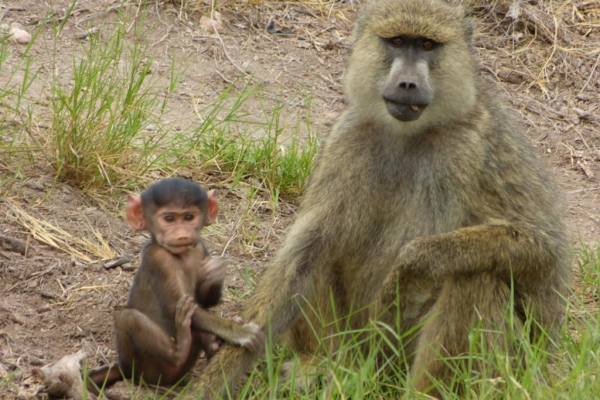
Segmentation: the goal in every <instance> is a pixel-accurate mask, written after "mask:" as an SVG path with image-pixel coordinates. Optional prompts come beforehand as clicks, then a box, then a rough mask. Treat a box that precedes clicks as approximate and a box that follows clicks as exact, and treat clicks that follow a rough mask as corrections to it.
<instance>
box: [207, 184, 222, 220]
mask: <svg viewBox="0 0 600 400" xmlns="http://www.w3.org/2000/svg"><path fill="white" fill-rule="evenodd" d="M206 210H207V214H206V224H205V225H206V226H208V225H211V224H213V223H214V222H215V221H216V220H217V215H218V214H219V202H218V201H217V194H216V192H215V191H214V189H213V190H209V191H208V204H207V207H206Z"/></svg>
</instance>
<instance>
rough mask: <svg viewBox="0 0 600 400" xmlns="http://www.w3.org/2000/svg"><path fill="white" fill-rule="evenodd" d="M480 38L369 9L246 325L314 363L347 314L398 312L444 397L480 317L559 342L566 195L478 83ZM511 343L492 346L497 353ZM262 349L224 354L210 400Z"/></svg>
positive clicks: (425, 378)
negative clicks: (332, 115)
mask: <svg viewBox="0 0 600 400" xmlns="http://www.w3.org/2000/svg"><path fill="white" fill-rule="evenodd" d="M472 30H473V29H472V26H471V21H470V19H469V18H468V17H467V16H466V13H465V12H464V10H463V9H462V8H460V7H455V6H451V5H449V4H447V3H444V2H442V1H441V0H379V1H371V2H366V3H365V4H364V6H363V9H362V11H361V13H360V15H359V17H358V19H357V22H356V26H355V31H354V39H355V42H354V48H353V51H352V56H351V58H350V64H349V67H348V72H347V75H346V93H347V97H348V109H347V110H346V111H345V112H344V113H343V114H342V116H341V117H340V119H339V121H338V122H337V124H336V125H335V127H334V128H333V131H332V132H331V134H330V135H329V136H328V137H327V139H326V142H325V143H324V145H323V147H322V149H321V153H320V155H319V158H318V160H317V165H316V167H315V170H314V172H313V175H312V177H311V180H310V183H309V186H308V188H307V190H306V192H305V195H304V197H303V199H302V203H301V207H300V210H299V212H298V215H297V217H296V221H295V223H294V224H293V225H292V227H291V228H290V231H289V233H288V235H287V238H286V240H285V243H284V244H283V247H282V248H281V250H280V251H279V252H278V254H277V256H276V257H275V259H274V260H273V262H272V265H271V266H270V268H267V270H266V271H265V274H264V275H263V277H262V279H261V280H260V283H259V285H258V287H257V288H256V291H255V293H254V294H253V296H252V298H251V299H249V300H248V302H247V303H246V307H245V313H244V320H245V321H253V322H256V323H257V324H259V325H260V326H261V328H262V329H263V330H264V331H265V332H266V330H267V323H268V322H269V323H270V325H271V326H270V332H271V333H272V335H273V337H274V338H275V339H277V338H279V337H280V336H281V335H282V334H284V333H288V336H289V341H290V344H291V347H292V348H293V349H294V350H295V351H297V352H299V353H301V354H303V355H304V357H303V358H306V359H308V360H310V354H312V353H314V352H315V351H316V348H317V340H316V338H315V335H314V332H317V334H320V335H321V336H322V337H329V338H331V337H332V335H329V334H331V333H332V331H331V330H330V329H331V328H329V327H328V326H327V323H328V322H331V321H332V320H333V318H334V314H335V315H337V316H339V315H344V314H347V315H350V314H351V315H350V317H349V318H348V323H349V324H350V327H351V328H353V329H360V328H362V327H364V326H366V325H367V323H368V322H369V320H371V319H379V320H382V321H384V322H386V323H388V324H389V325H391V326H396V325H395V323H396V322H395V321H396V320H395V318H396V316H397V315H400V316H401V320H400V328H399V330H400V332H399V333H401V334H404V333H405V332H413V333H412V336H410V337H408V338H405V339H403V343H402V346H403V348H404V351H405V353H406V355H407V360H406V361H407V363H408V365H409V366H410V372H411V373H410V376H411V384H412V385H413V387H414V388H416V389H417V390H419V391H423V392H429V393H430V394H433V395H437V393H436V392H435V390H433V389H432V382H433V379H440V380H448V379H449V377H450V373H451V371H450V369H449V367H448V366H447V364H446V363H444V362H443V361H442V360H440V357H446V356H450V357H451V356H460V355H463V354H467V353H468V352H469V337H468V332H469V330H470V329H471V328H472V327H473V323H474V322H477V323H478V324H479V325H480V326H482V327H483V328H484V329H482V331H483V332H486V331H488V330H500V331H502V330H506V329H508V328H507V326H508V322H507V321H506V315H507V312H508V313H512V314H513V315H514V320H515V321H517V325H518V324H519V323H522V322H523V321H524V320H525V318H534V319H535V321H536V324H533V326H539V327H541V328H543V330H545V331H547V332H553V331H556V328H557V326H558V325H559V323H560V321H561V318H562V315H563V309H564V301H563V295H564V293H565V291H566V283H565V281H566V280H567V278H568V275H569V257H568V248H567V247H568V246H567V240H566V237H565V229H564V227H563V224H562V221H561V213H560V211H559V209H558V206H557V200H556V192H555V189H554V187H553V186H552V182H551V179H550V177H549V176H548V174H547V172H546V171H545V170H544V168H543V167H542V165H541V162H540V160H539V159H538V158H537V157H536V155H535V153H534V151H533V150H532V148H531V147H530V146H529V145H528V143H527V141H526V139H525V138H524V137H523V130H522V129H521V128H520V127H519V124H518V123H516V122H515V118H514V116H513V115H512V113H511V112H509V111H508V110H507V109H506V108H505V106H504V104H503V103H502V102H501V101H500V100H499V99H498V91H499V90H498V89H497V88H495V87H494V86H493V85H491V84H489V83H487V82H486V81H485V80H484V79H482V78H481V77H480V76H479V74H478V68H477V62H476V60H475V57H474V51H473V48H472ZM330 298H333V299H334V304H333V305H332V304H331V301H330ZM307 304H308V306H307ZM301 308H303V312H301V311H300V310H301ZM313 309H316V310H319V312H320V315H319V318H316V317H314V318H313V315H312V314H311V312H310V310H313ZM334 309H335V313H334V311H333V310H334ZM357 310H358V311H357ZM398 310H399V311H400V312H399V313H397V311H398ZM507 310H508V311H507ZM304 315H307V316H308V320H309V322H307V318H305V317H304ZM511 319H513V318H511ZM331 325H335V324H329V326H331ZM311 328H312V329H311ZM488 328H489V329H488ZM313 329H314V331H313ZM484 335H485V334H484ZM333 336H335V335H333ZM532 336H534V339H535V337H537V336H539V331H535V330H534V332H533V333H532ZM328 340H329V342H327V343H328V344H329V345H333V346H335V343H334V342H333V340H334V339H328ZM503 343H504V340H503V339H502V338H501V337H499V335H498V334H496V335H493V334H491V333H490V334H489V335H485V336H484V337H483V344H485V345H487V346H488V348H490V346H494V347H491V348H494V349H498V347H497V346H499V345H501V344H502V345H504V344H503ZM506 350H509V351H510V349H506ZM258 354H260V353H259V352H255V353H251V352H249V351H247V350H245V349H243V348H239V347H234V346H226V347H225V348H224V349H222V350H221V351H220V352H219V353H218V354H217V355H216V357H215V358H213V360H212V361H211V362H210V364H209V366H208V367H207V369H206V370H205V371H204V374H203V376H202V378H201V384H202V386H203V387H204V390H205V393H209V394H210V393H212V394H213V395H218V394H221V393H223V392H222V390H223V385H224V378H223V376H225V377H226V382H225V383H226V384H228V385H232V384H234V383H235V382H237V380H238V378H240V376H241V375H242V374H243V373H244V372H246V371H247V370H248V369H249V368H251V366H252V365H253V362H254V361H255V360H256V358H257V357H258ZM399 362H401V361H400V360H399Z"/></svg>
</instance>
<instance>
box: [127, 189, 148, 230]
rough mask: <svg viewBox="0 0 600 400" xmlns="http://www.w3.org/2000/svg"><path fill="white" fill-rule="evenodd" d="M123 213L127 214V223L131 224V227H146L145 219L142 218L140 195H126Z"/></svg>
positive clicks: (143, 228) (141, 228) (142, 228)
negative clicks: (125, 205)
mask: <svg viewBox="0 0 600 400" xmlns="http://www.w3.org/2000/svg"><path fill="white" fill-rule="evenodd" d="M125 214H126V215H127V221H128V222H129V225H131V227H132V228H133V229H135V230H136V231H143V230H145V229H146V220H145V219H144V212H143V208H142V197H141V196H138V195H131V194H130V195H129V196H127V207H126V208H125Z"/></svg>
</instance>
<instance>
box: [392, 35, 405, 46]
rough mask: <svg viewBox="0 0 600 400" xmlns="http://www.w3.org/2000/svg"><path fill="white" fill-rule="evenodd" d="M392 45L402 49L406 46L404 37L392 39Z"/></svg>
mask: <svg viewBox="0 0 600 400" xmlns="http://www.w3.org/2000/svg"><path fill="white" fill-rule="evenodd" d="M390 43H391V44H392V45H393V46H396V47H402V46H404V44H405V43H406V41H405V40H404V38H403V37H400V36H398V37H395V38H392V39H390Z"/></svg>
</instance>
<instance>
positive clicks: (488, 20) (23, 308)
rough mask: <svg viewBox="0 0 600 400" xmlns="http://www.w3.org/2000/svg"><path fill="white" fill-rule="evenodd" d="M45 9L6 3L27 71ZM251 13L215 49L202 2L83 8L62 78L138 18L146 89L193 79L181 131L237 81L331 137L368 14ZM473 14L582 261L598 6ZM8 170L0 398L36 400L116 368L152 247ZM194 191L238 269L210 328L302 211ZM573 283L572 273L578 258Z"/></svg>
mask: <svg viewBox="0 0 600 400" xmlns="http://www.w3.org/2000/svg"><path fill="white" fill-rule="evenodd" d="M49 3H51V4H50V7H49V6H48V5H46V4H44V2H40V1H37V0H4V1H0V15H3V20H2V21H1V22H3V23H9V24H10V23H11V22H19V23H20V24H22V26H23V27H24V29H25V30H28V31H30V32H33V30H35V29H36V28H38V27H40V29H41V31H40V36H39V37H38V38H37V40H36V42H35V44H34V46H33V49H32V52H31V54H32V55H33V61H32V62H33V64H34V67H35V68H40V70H42V71H43V70H44V68H45V64H47V63H48V61H49V57H50V52H49V50H48V49H49V48H51V45H50V43H51V42H52V30H51V29H50V27H49V26H47V25H44V19H45V18H46V17H47V16H48V15H49V10H50V9H52V10H54V11H55V12H56V15H58V16H60V10H61V9H65V8H66V7H68V5H69V4H70V2H69V1H66V0H55V1H51V2H49ZM254 3H256V2H250V3H246V2H241V1H240V2H239V3H235V2H229V1H224V2H222V4H221V8H220V11H221V16H222V21H223V27H222V28H221V29H220V30H219V34H218V35H216V34H214V33H208V32H206V31H203V30H201V29H200V28H199V20H200V16H201V15H202V14H203V13H204V14H207V13H208V12H209V10H210V7H209V6H208V5H207V4H204V3H202V2H197V3H194V2H191V1H190V2H188V5H187V6H186V8H185V10H182V9H181V8H180V7H178V6H177V4H172V3H168V2H161V1H147V2H145V5H142V6H141V7H139V4H138V2H131V3H127V2H125V3H121V2H118V1H110V0H102V1H93V0H80V1H78V2H77V5H76V6H75V8H74V13H73V15H72V16H71V17H70V18H69V20H68V21H67V22H66V24H65V29H64V31H63V32H62V34H61V35H60V37H59V38H58V43H59V45H58V49H59V54H60V57H59V60H60V63H59V65H58V69H59V70H58V71H56V73H59V74H66V75H67V76H68V74H69V71H70V68H71V66H72V59H73V57H74V56H75V57H77V54H78V52H81V51H82V50H81V45H80V43H79V40H78V39H77V38H76V34H77V33H78V32H81V31H84V30H85V29H87V28H90V27H100V28H102V29H110V26H111V24H113V23H115V19H116V18H117V17H116V15H117V13H119V12H124V13H129V14H131V23H132V24H134V23H138V24H144V25H143V27H142V29H144V30H146V33H147V40H148V42H149V43H150V44H151V46H150V49H151V52H150V54H149V56H151V57H152V58H153V61H154V64H153V73H156V74H161V73H164V72H165V70H166V69H168V67H169V65H170V63H171V57H176V59H178V60H180V62H183V63H184V65H185V68H186V72H185V75H184V77H183V79H182V82H181V83H180V85H179V87H178V89H177V90H178V92H177V96H176V100H175V101H174V102H172V104H171V105H170V109H169V112H168V114H167V117H168V118H167V120H165V121H164V123H165V125H168V126H171V127H172V128H173V129H181V128H185V127H186V126H185V124H186V123H191V124H194V123H200V120H199V118H198V115H197V114H196V113H195V111H194V110H195V109H196V107H197V106H198V105H202V104H208V103H210V102H211V101H212V100H213V99H214V98H215V97H216V96H217V95H218V94H219V93H220V92H221V91H223V90H224V89H225V88H226V87H227V86H228V85H229V84H230V83H231V82H233V81H235V80H236V79H238V78H239V77H240V76H243V74H242V73H251V74H253V75H254V76H255V79H257V80H262V81H263V83H262V89H263V90H264V93H266V95H265V96H266V98H270V99H273V101H280V102H282V103H284V104H286V108H285V110H286V113H287V114H289V116H290V118H292V119H293V118H302V116H304V115H306V113H308V112H310V115H311V118H312V129H313V130H314V131H316V132H318V135H320V136H323V135H325V134H326V133H327V131H328V129H329V127H330V126H331V123H332V121H333V120H335V118H336V116H337V115H338V114H339V112H340V111H341V110H342V109H343V107H344V99H343V93H342V84H341V79H342V75H343V71H344V65H345V60H346V58H347V56H348V53H349V50H350V46H351V38H350V31H351V22H352V20H353V19H354V15H355V12H356V9H358V8H359V7H360V3H357V2H352V1H347V2H333V1H328V0H322V1H321V2H300V1H297V2H264V1H260V2H258V4H254ZM473 3H474V2H471V4H473ZM479 3H481V4H483V3H485V4H486V5H485V6H484V5H480V6H475V7H474V8H473V11H474V15H475V18H476V19H477V21H478V25H477V40H476V43H475V47H476V51H477V52H478V53H479V54H480V58H481V70H482V73H483V74H485V75H486V76H487V77H488V78H489V79H492V80H494V81H497V82H498V91H499V92H500V94H501V95H502V96H504V97H506V98H508V99H509V101H510V103H511V104H512V105H513V107H514V109H515V110H516V112H517V113H518V114H520V116H521V117H522V120H523V124H524V125H525V126H526V127H527V132H528V136H529V138H530V140H531V141H532V142H533V143H534V145H535V146H536V148H537V149H538V150H539V154H540V156H541V157H543V158H544V159H545V160H546V161H547V164H548V165H549V168H551V169H552V171H553V172H554V176H555V178H556V180H557V181H558V182H559V184H560V186H561V188H562V192H563V194H564V203H565V213H566V216H567V222H568V227H569V231H570V233H571V234H572V243H573V245H574V247H575V248H577V247H580V246H581V242H584V243H588V244H592V245H594V244H597V243H598V232H599V230H600V206H599V200H600V198H599V196H600V181H599V175H600V108H599V105H600V94H599V93H600V73H599V72H598V70H599V68H600V66H599V65H598V64H599V63H598V61H599V60H600V6H599V5H598V3H597V2H596V1H595V0H580V1H570V0H565V1H558V0H556V1H545V2H544V1H541V0H540V1H528V2H520V1H519V2H518V1H514V2H512V1H509V0H506V1H502V0H496V1H492V2H479ZM138 7H139V8H138ZM138 10H143V11H144V14H145V16H144V18H143V20H142V18H141V17H138V18H137V19H136V18H135V13H137V12H138ZM184 11H185V12H184ZM40 21H41V22H40ZM270 23H271V25H270V26H269V24H270ZM272 24H274V26H273V25H272ZM267 27H269V28H270V29H267ZM13 46H14V49H13V50H14V52H13V54H12V55H11V57H10V58H9V59H8V61H7V65H8V66H10V65H16V63H17V62H18V60H19V56H20V54H22V52H23V47H22V46H21V45H17V44H14V45H13ZM35 68H34V69H35ZM0 77H1V71H0ZM47 90H48V85H47V82H44V80H43V79H40V80H38V81H36V82H35V83H34V85H33V86H32V88H31V89H30V91H31V92H34V93H36V94H35V95H34V96H38V95H39V101H40V102H42V103H43V102H44V99H45V97H46V96H47V95H48V93H47ZM301 94H302V95H301ZM306 94H308V95H309V96H310V98H311V102H310V105H309V104H308V103H307V102H306V101H305V96H304V95H306ZM36 119H37V121H39V124H38V125H37V126H36V128H32V132H31V135H32V137H36V136H37V137H42V136H43V135H44V129H43V126H44V124H49V123H51V121H50V120H49V117H48V115H46V114H44V113H43V112H41V113H40V115H38V116H36ZM2 123H3V124H5V125H4V126H10V125H6V124H10V123H11V122H10V121H2ZM7 132H10V131H9V130H6V129H4V130H3V131H2V134H3V135H9V133H7ZM2 139H3V140H8V139H10V138H7V137H3V138H2ZM4 157H5V155H4V154H2V153H0V173H1V174H2V175H4V176H5V177H11V179H9V180H8V181H10V182H11V184H10V185H5V186H3V187H2V188H1V189H0V190H1V191H2V192H1V197H0V235H1V236H0V244H1V246H0V277H1V280H0V382H1V380H2V379H5V378H7V377H10V379H9V380H7V381H5V382H4V383H2V384H0V398H14V397H23V398H29V397H35V396H36V391H37V390H38V385H37V382H36V380H35V379H34V378H33V377H32V376H31V369H32V368H34V367H41V366H44V365H48V364H50V363H53V362H55V361H57V360H58V359H60V358H61V357H63V356H64V355H67V354H71V353H75V352H76V351H78V350H79V349H81V348H84V349H86V350H87V351H88V355H89V359H88V362H89V366H90V367H95V366H97V365H100V364H105V363H107V362H113V361H114V359H115V353H114V350H113V349H114V342H113V331H112V313H113V309H114V308H115V307H117V306H119V305H122V304H124V302H125V300H126V296H127V293H128V290H129V288H130V285H131V281H132V277H133V275H134V273H135V269H136V267H137V263H138V259H137V255H138V254H139V251H140V249H141V246H142V245H143V243H144V241H145V237H144V236H141V235H134V234H133V233H132V230H131V229H130V228H129V227H128V226H127V225H126V223H125V222H124V220H123V216H122V213H120V212H117V211H115V210H116V209H117V207H113V206H111V205H107V204H105V203H103V202H98V201H95V200H94V199H92V198H89V197H87V196H86V195H85V194H83V193H82V192H81V191H79V190H78V189H77V188H74V187H71V186H69V185H67V184H64V183H61V182H56V181H55V179H54V171H53V169H52V168H51V167H50V166H49V165H47V164H46V163H44V162H42V161H41V160H42V158H40V160H39V161H37V162H36V163H35V166H30V167H27V168H24V169H23V168H22V167H17V166H16V165H14V164H12V163H11V162H9V161H8V159H7V158H4ZM192 174H193V173H192ZM194 177H195V178H196V179H198V180H199V181H201V182H203V183H204V184H205V185H206V186H209V187H214V188H216V189H217V190H218V193H219V199H220V202H221V212H220V219H219V223H218V226H217V228H216V229H213V230H211V231H209V232H208V233H207V235H206V240H207V242H208V245H209V248H210V249H211V251H212V253H213V254H218V255H221V254H223V256H224V257H225V258H226V259H227V260H228V261H229V262H230V267H229V268H230V273H229V275H228V277H227V280H226V291H225V294H224V302H223V304H222V305H221V306H219V307H218V308H217V309H216V312H218V313H220V314H222V315H225V316H233V315H235V314H236V313H238V312H239V309H240V307H241V304H242V302H243V299H244V297H245V296H246V295H247V294H248V292H249V290H251V289H250V286H249V285H248V282H247V281H246V279H245V277H246V276H248V275H250V276H252V275H253V274H254V273H255V272H256V273H259V272H260V270H261V269H262V268H263V267H264V265H265V263H266V262H267V261H268V260H269V259H270V258H271V256H272V254H273V252H274V251H275V250H276V249H277V247H278V244H279V243H280V240H281V238H282V236H283V235H284V234H285V231H286V228H287V226H288V225H289V223H290V222H291V220H292V218H293V213H294V210H295V204H288V203H284V202H282V203H280V204H279V205H278V207H277V209H276V210H275V211H272V210H271V209H270V208H269V206H268V203H267V201H266V199H261V198H260V197H259V199H258V200H255V201H253V202H251V203H250V204H248V202H247V201H246V198H247V197H246V196H245V195H244V193H243V192H242V189H236V190H234V191H232V190H230V189H229V188H230V184H229V182H228V180H227V179H226V178H225V177H220V176H216V175H211V176H200V177H198V176H194ZM146 178H149V179H150V180H152V179H153V178H156V177H154V176H151V177H146ZM124 196H125V195H124V194H123V197H124ZM262 200H264V201H262ZM559 200H560V199H557V201H559ZM121 205H122V204H121ZM23 213H24V214H26V215H27V216H29V217H34V218H35V219H36V221H34V222H31V220H30V219H27V218H25V217H23V215H24V214H23ZM24 218H25V219H24ZM43 221H47V222H48V223H50V224H51V225H52V226H57V227H61V228H62V229H64V230H65V231H66V232H68V233H70V234H71V235H73V237H74V238H89V240H91V241H94V240H96V239H94V237H93V233H92V231H93V230H94V231H97V232H99V233H100V234H101V236H102V237H103V238H104V240H105V241H106V242H107V243H108V247H107V249H106V255H105V256H104V257H98V256H93V255H90V254H89V253H86V252H85V250H81V249H80V251H81V255H79V256H77V255H75V254H74V252H73V251H61V250H59V249H56V248H54V247H52V246H50V245H48V244H47V243H44V242H43V241H42V240H39V239H35V238H34V235H33V233H34V231H35V230H36V226H39V224H40V223H42V222H43ZM28 224H29V225H28ZM36 224H37V225H36ZM7 237H8V238H16V239H19V240H22V241H24V242H25V243H27V251H26V254H24V255H23V254H20V253H19V252H18V251H15V250H18V249H16V248H15V247H14V246H13V245H11V244H10V243H9V242H7V241H6V240H4V239H2V238H7ZM126 255H133V256H134V257H133V261H132V262H128V263H125V264H124V265H121V266H118V267H113V268H107V266H108V265H109V262H111V261H113V260H118V259H120V258H122V257H124V256H126ZM573 268H574V269H575V270H577V268H578V264H577V260H576V257H575V258H574V262H573ZM248 271H250V274H249V272H248ZM595 301H596V299H593V302H595ZM202 365H203V362H200V363H199V365H198V367H197V368H196V369H195V373H196V374H198V373H199V371H200V370H201V368H202Z"/></svg>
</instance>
